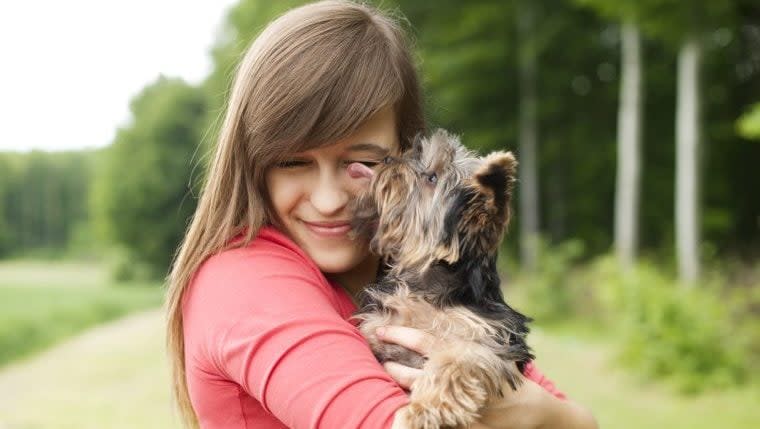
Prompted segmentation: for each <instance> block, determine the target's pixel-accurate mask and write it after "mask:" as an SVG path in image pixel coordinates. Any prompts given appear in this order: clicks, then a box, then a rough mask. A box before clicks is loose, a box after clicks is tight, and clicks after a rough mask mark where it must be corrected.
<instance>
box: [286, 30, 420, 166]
mask: <svg viewBox="0 0 760 429" xmlns="http://www.w3.org/2000/svg"><path fill="white" fill-rule="evenodd" d="M341 35H342V36H344V37H345V36H346V34H345V32H343V33H342V34H341ZM330 37H331V36H328V35H326V36H325V38H330ZM331 42H332V43H329V45H333V46H332V49H330V51H331V52H330V53H329V55H328V56H326V57H324V56H323V57H321V58H317V57H316V56H315V55H313V54H312V56H314V58H312V59H313V60H314V61H315V62H316V61H319V63H320V64H318V65H317V64H313V65H312V66H313V68H312V67H309V68H310V69H312V70H314V72H313V76H312V78H311V79H310V83H312V85H311V86H306V87H304V88H302V90H303V91H304V92H305V93H303V98H302V99H301V102H299V103H296V104H295V105H294V106H293V110H292V111H290V112H289V114H286V115H284V116H283V123H282V124H281V125H280V126H279V127H277V128H280V129H291V130H294V131H295V130H298V131H299V132H297V133H294V134H293V135H291V136H290V139H288V140H289V142H288V143H289V146H290V147H292V148H293V151H295V152H300V151H304V150H308V149H312V148H315V147H319V146H323V145H326V144H330V143H334V142H336V141H337V140H340V139H341V138H343V137H345V136H347V135H350V134H351V133H352V132H353V131H355V130H356V129H357V128H358V127H359V126H360V125H361V124H362V123H363V122H365V121H366V120H367V119H368V118H369V117H370V116H372V114H374V113H375V112H377V111H379V110H380V109H381V108H383V107H385V106H388V105H392V104H395V103H397V102H398V101H399V100H400V99H401V98H402V96H403V94H404V93H405V91H406V88H405V87H404V82H403V79H402V75H401V73H400V71H399V70H398V69H397V68H396V67H395V63H396V61H395V59H394V58H391V56H392V54H393V53H392V52H391V47H390V46H387V41H386V40H384V38H382V37H381V35H380V34H379V31H378V30H377V29H376V28H373V27H372V26H367V27H365V28H362V27H360V26H357V28H356V35H355V36H354V37H345V39H344V40H340V41H337V40H334V39H333V40H332V41H331ZM336 42H338V43H336ZM319 43H320V41H315V44H319ZM305 55H309V54H305ZM302 59H303V57H302Z"/></svg>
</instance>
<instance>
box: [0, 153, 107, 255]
mask: <svg viewBox="0 0 760 429" xmlns="http://www.w3.org/2000/svg"><path fill="white" fill-rule="evenodd" d="M92 159H93V154H92V152H88V151H75V152H59V153H46V152H40V151H33V152H30V153H23V154H19V153H0V171H2V174H0V257H2V256H6V255H20V254H30V253H37V254H40V253H47V254H50V253H52V254H56V253H61V252H62V251H63V250H64V249H66V247H67V244H68V242H69V240H70V239H71V236H72V233H73V230H74V226H75V225H77V224H86V223H87V222H88V221H89V215H88V210H87V193H88V190H89V186H90V183H91V172H92Z"/></svg>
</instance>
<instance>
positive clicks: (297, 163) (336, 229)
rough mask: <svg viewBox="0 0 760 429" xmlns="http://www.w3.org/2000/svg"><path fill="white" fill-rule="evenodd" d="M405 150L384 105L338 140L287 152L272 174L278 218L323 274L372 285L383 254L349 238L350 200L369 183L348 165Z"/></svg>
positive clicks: (351, 286)
mask: <svg viewBox="0 0 760 429" xmlns="http://www.w3.org/2000/svg"><path fill="white" fill-rule="evenodd" d="M399 149H400V145H399V142H398V133H397V131H396V121H395V114H394V111H393V109H392V108H391V107H388V106H386V107H384V108H383V109H381V110H380V111H378V112H377V113H375V114H374V115H372V116H371V117H370V118H369V119H368V120H367V121H366V122H365V123H363V124H362V125H361V126H360V127H359V128H358V129H357V130H356V131H355V132H354V133H352V134H351V135H349V136H347V137H345V138H343V139H341V140H339V141H338V142H336V143H335V144H332V145H330V146H325V147H319V148H315V149H312V150H309V151H306V152H301V153H297V154H293V155H286V157H285V160H283V161H280V162H279V163H278V164H277V165H276V166H275V167H274V168H271V169H269V171H268V172H267V174H266V183H267V189H268V192H269V195H270V198H271V204H272V219H271V220H272V222H273V223H274V224H276V225H277V226H278V227H280V229H281V230H282V231H285V232H287V234H288V236H289V237H290V238H291V239H292V240H293V241H294V242H295V243H296V244H298V246H299V247H300V248H301V249H303V250H304V251H305V252H306V253H307V254H308V255H309V257H310V258H311V259H312V260H313V261H314V263H316V264H317V267H319V269H320V270H322V272H324V273H326V274H329V275H330V276H331V277H332V278H333V279H335V280H336V281H338V283H340V284H341V285H343V287H344V288H346V289H348V290H350V291H351V292H358V291H359V290H361V288H362V286H363V285H366V284H368V283H370V282H371V281H372V280H373V279H374V276H375V273H376V272H377V268H378V258H377V257H376V256H374V255H370V254H369V249H368V243H367V242H366V241H364V240H359V239H357V240H353V239H351V238H349V234H348V233H349V231H350V230H351V225H350V223H351V213H349V211H348V203H349V201H351V200H352V199H353V198H354V197H356V196H357V195H358V194H359V193H360V192H362V191H363V190H364V188H365V187H366V185H367V179H366V178H363V177H358V178H357V177H352V175H351V174H349V171H348V166H349V165H350V164H352V163H355V162H359V163H363V164H364V165H366V166H369V167H372V166H375V165H377V164H379V163H380V162H381V161H382V159H383V158H385V156H387V155H388V154H389V153H397V152H398V151H399Z"/></svg>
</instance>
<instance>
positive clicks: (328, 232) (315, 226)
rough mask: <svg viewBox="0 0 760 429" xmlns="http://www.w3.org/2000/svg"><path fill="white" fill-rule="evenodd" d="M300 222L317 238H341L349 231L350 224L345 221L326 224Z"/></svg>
mask: <svg viewBox="0 0 760 429" xmlns="http://www.w3.org/2000/svg"><path fill="white" fill-rule="evenodd" d="M301 222H302V223H303V224H304V225H305V226H306V228H307V229H308V230H309V231H311V232H312V233H313V234H314V235H315V236H316V237H317V238H343V237H345V236H346V234H348V232H349V231H351V222H350V221H347V220H342V221H328V222H312V221H305V220H301Z"/></svg>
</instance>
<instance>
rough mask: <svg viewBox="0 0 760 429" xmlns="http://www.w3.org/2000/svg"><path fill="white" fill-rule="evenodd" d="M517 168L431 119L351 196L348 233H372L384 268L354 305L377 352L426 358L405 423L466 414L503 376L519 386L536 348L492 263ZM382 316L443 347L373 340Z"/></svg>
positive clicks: (468, 420)
mask: <svg viewBox="0 0 760 429" xmlns="http://www.w3.org/2000/svg"><path fill="white" fill-rule="evenodd" d="M516 168H517V161H516V160H515V158H514V156H513V155H512V153H511V152H494V153H491V154H490V155H488V156H486V157H482V158H480V157H477V156H476V155H475V154H473V153H472V152H470V151H468V150H467V149H466V148H465V147H464V146H462V144H461V143H460V142H459V140H458V138H457V137H455V136H453V135H450V134H448V133H446V132H445V131H443V130H438V131H437V132H435V133H434V134H433V135H432V137H430V138H427V139H426V138H418V139H417V140H416V141H415V143H414V145H413V147H412V148H411V149H409V150H408V151H406V152H405V153H404V154H403V155H402V156H400V157H398V158H395V157H387V158H386V159H385V160H384V161H383V163H382V165H381V166H380V167H379V168H378V169H377V171H376V172H374V174H372V176H373V177H372V178H371V181H370V185H369V190H368V192H367V193H366V194H365V195H363V196H362V197H361V198H359V199H358V200H357V201H356V202H355V205H354V225H353V227H354V228H353V231H354V232H353V233H354V234H357V235H362V234H364V235H365V236H367V237H371V239H370V247H371V249H372V250H373V251H374V252H375V253H377V254H379V255H382V256H383V258H384V260H385V262H386V263H387V264H388V267H389V269H388V271H387V273H386V274H385V275H384V276H383V277H382V278H381V279H380V280H379V283H378V284H373V285H370V286H368V287H367V288H365V290H364V292H363V293H362V295H361V298H360V299H361V301H360V309H359V310H358V311H357V313H356V314H355V315H354V317H356V318H357V319H359V321H360V331H361V332H362V334H363V335H364V336H365V337H366V338H367V340H368V342H369V344H370V346H371V347H372V350H373V352H374V354H375V356H377V358H378V360H379V361H380V362H384V361H389V360H391V361H396V362H399V363H402V364H404V365H407V366H411V367H415V368H422V369H423V374H422V375H421V376H420V378H418V379H417V380H416V381H415V383H414V385H413V386H412V390H411V397H410V403H409V405H407V406H406V407H405V408H404V409H403V410H402V416H403V419H402V423H403V426H404V427H409V428H415V429H418V428H419V429H433V428H440V427H467V426H469V425H470V424H472V423H473V422H475V420H476V419H477V418H478V417H479V416H480V412H481V410H482V409H483V407H484V406H485V405H487V404H488V402H489V401H490V400H492V399H494V398H496V397H501V396H502V395H503V392H502V388H504V387H505V384H508V385H509V386H510V387H511V388H512V389H516V388H517V387H518V384H519V383H520V380H521V378H520V377H519V376H518V374H517V371H520V372H522V371H523V368H524V365H525V364H526V363H527V362H528V361H530V360H531V359H533V355H532V354H531V351H530V348H529V347H528V345H527V344H526V342H525V336H526V334H527V333H528V327H527V323H528V322H529V321H530V319H529V318H528V317H526V316H524V315H522V314H520V313H519V312H517V311H515V310H514V309H512V308H511V307H510V306H509V305H507V304H506V303H505V302H504V297H503V295H502V293H501V288H500V280H499V274H498V272H497V269H496V256H497V250H498V247H499V244H500V242H501V240H502V237H503V235H504V233H505V231H506V228H507V225H508V223H509V218H510V201H511V198H512V188H513V184H514V182H515V172H516ZM368 176H369V174H368ZM385 325H402V326H408V327H413V328H417V329H421V330H423V331H425V332H427V333H430V334H432V336H434V337H435V338H437V339H441V340H443V341H441V344H442V345H443V344H445V345H446V347H439V348H435V347H434V349H433V350H432V351H431V352H430V353H429V355H428V356H427V358H423V357H422V356H420V355H419V354H416V353H414V352H412V351H410V350H408V349H406V348H404V347H401V346H398V345H394V344H388V343H384V342H382V341H380V340H378V339H377V337H376V336H375V330H376V329H377V328H378V327H380V326H385Z"/></svg>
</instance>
